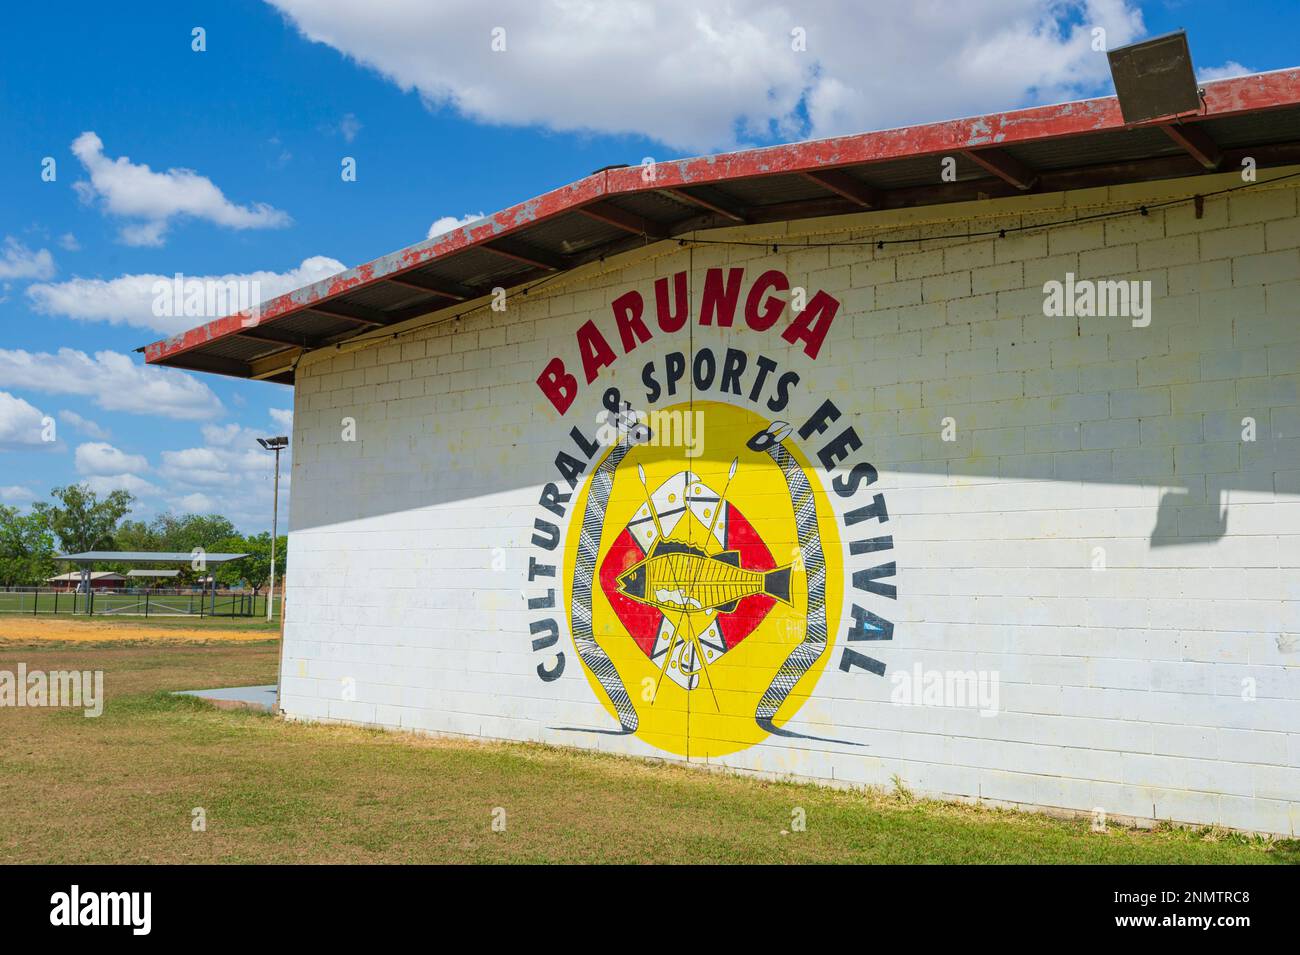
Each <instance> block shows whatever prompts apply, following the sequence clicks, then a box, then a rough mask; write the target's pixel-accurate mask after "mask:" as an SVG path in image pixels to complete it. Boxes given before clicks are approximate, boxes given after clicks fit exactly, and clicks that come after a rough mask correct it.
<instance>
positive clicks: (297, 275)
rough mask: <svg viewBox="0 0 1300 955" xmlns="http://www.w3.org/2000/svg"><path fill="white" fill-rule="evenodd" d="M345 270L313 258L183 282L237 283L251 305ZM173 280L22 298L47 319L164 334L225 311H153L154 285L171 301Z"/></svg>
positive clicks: (96, 283) (40, 290)
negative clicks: (291, 265) (274, 269)
mask: <svg viewBox="0 0 1300 955" xmlns="http://www.w3.org/2000/svg"><path fill="white" fill-rule="evenodd" d="M345 268H346V266H345V265H344V264H343V263H342V262H340V261H339V260H338V259H331V258H329V257H328V256H324V255H313V256H311V257H310V258H306V259H303V261H302V264H301V265H299V266H298V267H297V268H295V269H289V270H288V271H287V272H265V271H263V272H245V273H229V274H226V275H187V276H183V277H182V278H183V281H184V282H185V283H187V284H188V283H192V282H200V283H203V286H204V288H208V287H212V288H214V289H218V288H229V287H231V286H230V285H229V283H231V282H236V283H240V286H239V287H243V288H247V289H248V292H249V295H250V297H251V298H254V299H256V301H250V304H257V303H258V302H265V301H267V300H269V299H272V298H275V297H276V296H277V295H283V294H284V293H285V292H292V291H294V290H295V289H299V288H302V287H303V286H304V285H310V284H312V283H313V282H319V281H320V280H321V279H325V278H329V277H330V276H331V275H336V274H338V273H339V272H342V271H344V269H345ZM174 279H175V276H172V275H153V274H137V275H122V276H119V277H118V278H115V279H108V280H105V279H83V278H74V279H70V280H69V281H67V282H57V283H53V284H47V283H39V284H36V285H31V286H29V287H28V289H27V295H28V297H29V298H30V299H31V301H32V307H33V308H35V309H36V310H37V311H38V312H42V313H44V314H46V315H60V316H62V317H64V318H75V319H81V320H82V321H103V322H110V323H112V324H114V325H119V324H125V325H131V326H134V327H136V328H147V329H149V330H151V331H155V332H161V333H162V334H164V335H174V334H176V333H178V332H183V331H185V330H187V329H190V328H193V327H195V326H196V325H201V324H203V323H204V322H206V321H210V320H212V319H214V318H224V317H225V314H226V313H227V310H226V309H222V308H218V309H217V311H220V312H222V313H223V314H220V315H216V314H213V315H208V314H202V315H194V314H176V313H177V312H180V311H184V309H183V308H180V307H175V306H173V307H170V308H166V309H163V308H159V309H155V307H154V304H155V299H156V298H158V296H157V295H156V294H155V288H156V287H158V288H161V286H158V285H157V283H160V282H161V283H164V284H165V285H166V286H167V288H168V293H167V295H168V299H169V300H170V289H171V286H172V285H173V283H174ZM253 283H256V285H254V284H253ZM254 290H256V291H257V292H258V294H257V295H253V292H254ZM219 301H221V302H229V301H230V296H226V295H225V294H224V293H223V295H222V297H221V298H220V299H219ZM182 304H183V303H182ZM155 311H162V312H168V311H169V312H171V313H172V314H161V315H155V314H154V312H155ZM229 311H230V312H235V311H239V309H238V308H231V309H230V310H229Z"/></svg>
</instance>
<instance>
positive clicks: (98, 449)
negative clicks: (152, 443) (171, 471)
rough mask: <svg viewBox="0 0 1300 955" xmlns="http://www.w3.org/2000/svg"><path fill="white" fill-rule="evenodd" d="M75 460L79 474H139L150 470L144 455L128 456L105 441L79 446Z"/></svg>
mask: <svg viewBox="0 0 1300 955" xmlns="http://www.w3.org/2000/svg"><path fill="white" fill-rule="evenodd" d="M75 458H76V463H77V472H78V473H79V474H86V475H91V474H94V475H112V474H139V473H140V472H141V471H147V470H149V462H148V461H147V460H145V457H144V455H143V454H127V453H126V452H125V451H122V450H120V449H118V448H115V447H113V446H112V445H111V444H107V443H106V442H103V441H90V442H87V443H85V444H79V445H77V452H76V455H75Z"/></svg>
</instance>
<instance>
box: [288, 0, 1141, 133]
mask: <svg viewBox="0 0 1300 955" xmlns="http://www.w3.org/2000/svg"><path fill="white" fill-rule="evenodd" d="M270 2H271V3H272V4H273V5H274V6H276V7H277V8H278V9H279V10H280V11H281V12H282V13H283V14H284V15H285V16H286V17H287V18H288V19H289V20H290V22H292V23H293V24H294V25H295V26H296V27H297V28H298V30H299V31H300V32H302V33H303V35H304V36H306V37H308V38H309V39H311V40H313V41H315V42H318V43H323V44H326V45H328V46H331V47H333V48H334V49H336V50H338V51H340V52H341V53H343V54H345V55H346V56H348V57H350V58H352V59H354V60H356V61H357V62H359V63H361V64H363V65H365V66H367V67H370V68H372V69H375V70H377V71H378V72H379V73H381V74H382V75H384V76H385V77H387V78H388V79H389V80H390V81H392V82H393V83H395V84H396V85H397V86H398V87H400V88H401V89H403V90H414V91H418V92H419V93H420V95H421V96H422V97H423V98H424V99H425V101H426V102H427V103H428V104H430V106H432V107H444V106H445V107H450V108H452V109H455V110H457V111H458V112H460V113H462V114H463V115H465V116H468V117H470V118H472V119H475V120H478V121H480V122H485V123H499V124H508V125H517V126H532V125H536V126H542V127H544V128H547V129H552V130H559V131H596V132H601V133H614V134H618V133H639V134H642V135H645V136H648V137H650V138H652V139H655V140H658V141H660V142H662V143H665V144H667V145H668V146H670V147H672V148H674V149H686V150H695V151H703V150H711V149H716V148H725V147H729V146H733V145H736V144H737V143H744V142H747V141H748V142H752V141H755V140H759V139H770V138H782V139H794V138H800V137H803V136H814V137H820V136H831V135H837V134H842V133H851V132H860V131H862V130H867V129H879V128H883V127H888V126H896V125H907V124H912V123H918V122H925V121H931V120H939V119H948V118H952V117H954V116H965V115H971V114H977V113H982V112H988V111H991V110H1002V109H1006V108H1009V107H1012V106H1015V105H1022V104H1029V103H1036V102H1047V101H1052V100H1060V99H1069V98H1074V97H1077V96H1080V95H1092V94H1095V93H1098V92H1101V91H1103V90H1105V89H1106V87H1107V83H1108V80H1109V69H1108V67H1107V63H1106V57H1105V55H1104V54H1103V53H1099V52H1096V51H1094V50H1093V49H1092V47H1091V43H1092V29H1093V28H1094V27H1102V28H1104V29H1105V30H1106V34H1107V43H1108V45H1109V46H1110V47H1111V48H1114V47H1116V46H1120V45H1122V44H1124V43H1127V42H1129V41H1130V40H1132V39H1134V38H1136V37H1137V36H1139V35H1141V34H1142V32H1143V25H1142V15H1141V12H1140V11H1139V10H1138V9H1137V8H1136V6H1135V5H1134V4H1133V2H1132V0H966V2H962V3H936V2H924V3H896V2H893V0H867V2H864V0H827V2H824V3H818V4H795V3H792V2H785V0H732V2H729V3H725V4H716V5H713V4H700V3H698V2H696V0H656V2H654V3H651V2H648V0H619V2H613V0H611V2H606V3H599V4H596V3H589V2H588V3H583V2H573V0H543V2H537V0H533V2H525V0H511V2H506V3H500V4H495V5H493V8H492V14H491V16H490V17H489V16H485V15H484V8H483V4H482V2H481V0H444V2H442V3H438V4H429V3H426V2H424V0H390V2H387V3H384V4H363V5H357V4H356V3H353V2H352V0H270ZM498 25H499V26H501V27H502V28H504V30H505V31H506V32H505V42H506V48H505V50H504V51H503V52H494V51H493V49H492V35H491V30H492V28H493V27H495V26H498ZM795 31H803V36H805V37H806V44H805V46H806V49H805V50H803V51H798V50H796V49H795V48H794V47H796V46H797V45H798V44H797V37H796V36H795Z"/></svg>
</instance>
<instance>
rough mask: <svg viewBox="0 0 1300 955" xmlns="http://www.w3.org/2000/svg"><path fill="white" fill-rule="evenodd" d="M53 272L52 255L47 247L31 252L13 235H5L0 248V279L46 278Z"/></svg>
mask: <svg viewBox="0 0 1300 955" xmlns="http://www.w3.org/2000/svg"><path fill="white" fill-rule="evenodd" d="M53 274H54V256H52V255H50V250H49V249H41V250H39V251H37V252H33V251H32V250H31V249H29V248H27V246H25V245H23V244H22V243H21V242H19V241H18V240H17V239H15V238H14V237H13V236H5V241H4V247H3V248H0V279H48V278H49V277H50V276H52V275H53Z"/></svg>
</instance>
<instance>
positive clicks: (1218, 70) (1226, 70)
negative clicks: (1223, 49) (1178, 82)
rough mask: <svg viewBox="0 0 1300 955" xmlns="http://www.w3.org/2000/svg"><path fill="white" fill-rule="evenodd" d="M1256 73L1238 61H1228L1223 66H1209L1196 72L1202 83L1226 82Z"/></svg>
mask: <svg viewBox="0 0 1300 955" xmlns="http://www.w3.org/2000/svg"><path fill="white" fill-rule="evenodd" d="M1253 72H1255V71H1254V70H1252V69H1251V68H1250V67H1248V66H1242V65H1241V64H1240V63H1238V62H1237V61H1236V60H1228V61H1227V62H1226V63H1224V64H1223V65H1222V66H1207V67H1205V68H1204V69H1200V70H1197V71H1196V78H1197V79H1198V80H1200V81H1201V82H1202V83H1212V82H1214V81H1215V80H1226V79H1230V78H1231V77H1234V76H1249V75H1250V74H1251V73H1253Z"/></svg>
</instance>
